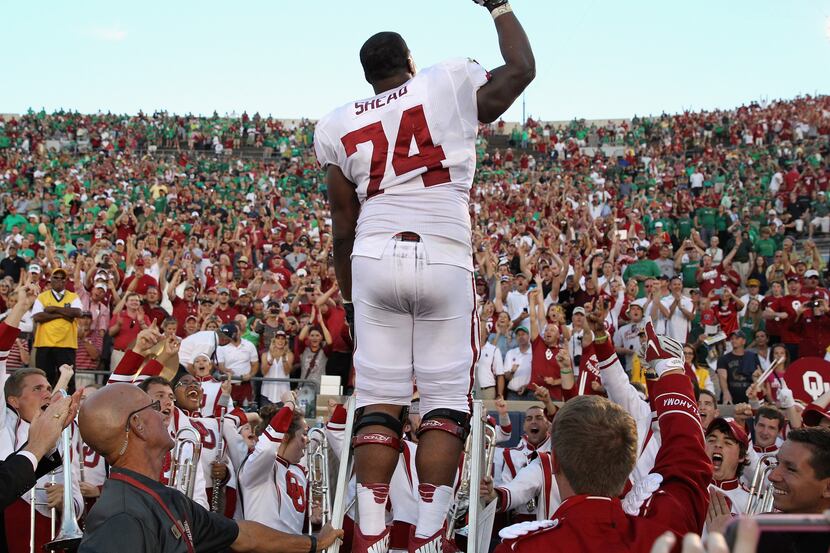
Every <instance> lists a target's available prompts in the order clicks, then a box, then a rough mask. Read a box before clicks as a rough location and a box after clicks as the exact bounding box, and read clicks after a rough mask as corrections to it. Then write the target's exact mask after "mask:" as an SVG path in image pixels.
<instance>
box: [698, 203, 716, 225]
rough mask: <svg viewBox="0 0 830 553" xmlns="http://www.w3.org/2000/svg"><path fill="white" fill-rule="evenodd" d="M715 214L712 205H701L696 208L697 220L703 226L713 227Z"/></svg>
mask: <svg viewBox="0 0 830 553" xmlns="http://www.w3.org/2000/svg"><path fill="white" fill-rule="evenodd" d="M717 214H718V212H717V211H716V210H715V208H713V207H701V208H699V209H698V210H697V222H698V224H699V225H700V226H701V227H703V228H707V229H714V228H715V217H716V216H717Z"/></svg>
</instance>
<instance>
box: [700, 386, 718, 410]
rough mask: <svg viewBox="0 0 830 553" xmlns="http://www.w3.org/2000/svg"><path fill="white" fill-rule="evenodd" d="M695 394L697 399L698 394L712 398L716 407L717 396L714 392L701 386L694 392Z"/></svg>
mask: <svg viewBox="0 0 830 553" xmlns="http://www.w3.org/2000/svg"><path fill="white" fill-rule="evenodd" d="M696 396H697V400H698V401H700V396H709V397H710V398H712V401H714V402H715V407H717V405H718V396H716V395H715V393H714V392H712V391H710V390H707V389H706V388H701V389H700V390H699V391H698V393H697V394H696Z"/></svg>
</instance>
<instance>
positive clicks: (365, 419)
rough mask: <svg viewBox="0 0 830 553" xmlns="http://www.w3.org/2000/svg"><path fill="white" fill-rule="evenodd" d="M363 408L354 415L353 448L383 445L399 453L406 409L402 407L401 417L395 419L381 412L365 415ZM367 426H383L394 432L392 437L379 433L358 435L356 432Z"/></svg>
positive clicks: (406, 413)
mask: <svg viewBox="0 0 830 553" xmlns="http://www.w3.org/2000/svg"><path fill="white" fill-rule="evenodd" d="M364 409H365V408H364V407H361V408H360V409H358V410H357V412H356V413H355V415H356V417H357V421H356V422H355V427H354V432H355V434H356V435H355V437H354V439H353V440H352V446H353V447H360V446H362V445H370V444H371V445H385V446H387V447H391V448H393V449H396V450H398V451H400V449H401V440H400V437H401V435H402V434H403V421H404V420H406V418H407V415H408V409H407V408H406V407H404V408H403V409H401V416H400V418H399V419H396V418H395V417H393V416H392V415H389V414H387V413H383V412H381V411H372V412H371V413H365V412H364ZM367 426H383V427H385V428H388V429H389V430H391V431H392V432H394V434H395V435H394V436H392V435H389V434H382V433H380V432H370V433H368V434H358V432H359V431H360V430H361V429H363V428H366V427H367Z"/></svg>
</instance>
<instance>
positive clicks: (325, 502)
mask: <svg viewBox="0 0 830 553" xmlns="http://www.w3.org/2000/svg"><path fill="white" fill-rule="evenodd" d="M306 463H308V481H309V485H308V501H307V505H309V508H311V506H312V505H313V504H314V500H315V499H316V498H320V505H321V508H322V518H321V523H322V524H326V523H327V522H328V521H329V519H330V518H331V498H330V496H329V489H330V486H329V482H330V481H331V480H330V476H329V441H328V438H326V432H325V430H323V429H322V428H312V429H310V430H309V431H308V445H307V446H306ZM309 512H310V511H309ZM308 533H309V534H311V533H312V529H311V517H310V516H309V517H308Z"/></svg>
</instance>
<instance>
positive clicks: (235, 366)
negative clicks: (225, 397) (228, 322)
mask: <svg viewBox="0 0 830 553" xmlns="http://www.w3.org/2000/svg"><path fill="white" fill-rule="evenodd" d="M216 359H217V361H219V363H220V364H223V365H225V368H226V369H230V370H231V371H233V375H234V376H242V375H245V374H248V373H249V372H251V365H252V364H253V363H256V362H257V361H258V357H257V351H256V347H255V346H254V345H253V344H252V343H251V342H249V341H248V340H241V341H240V342H239V345H236V344H232V343H231V344H226V345H224V346H219V349H218V350H216Z"/></svg>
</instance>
